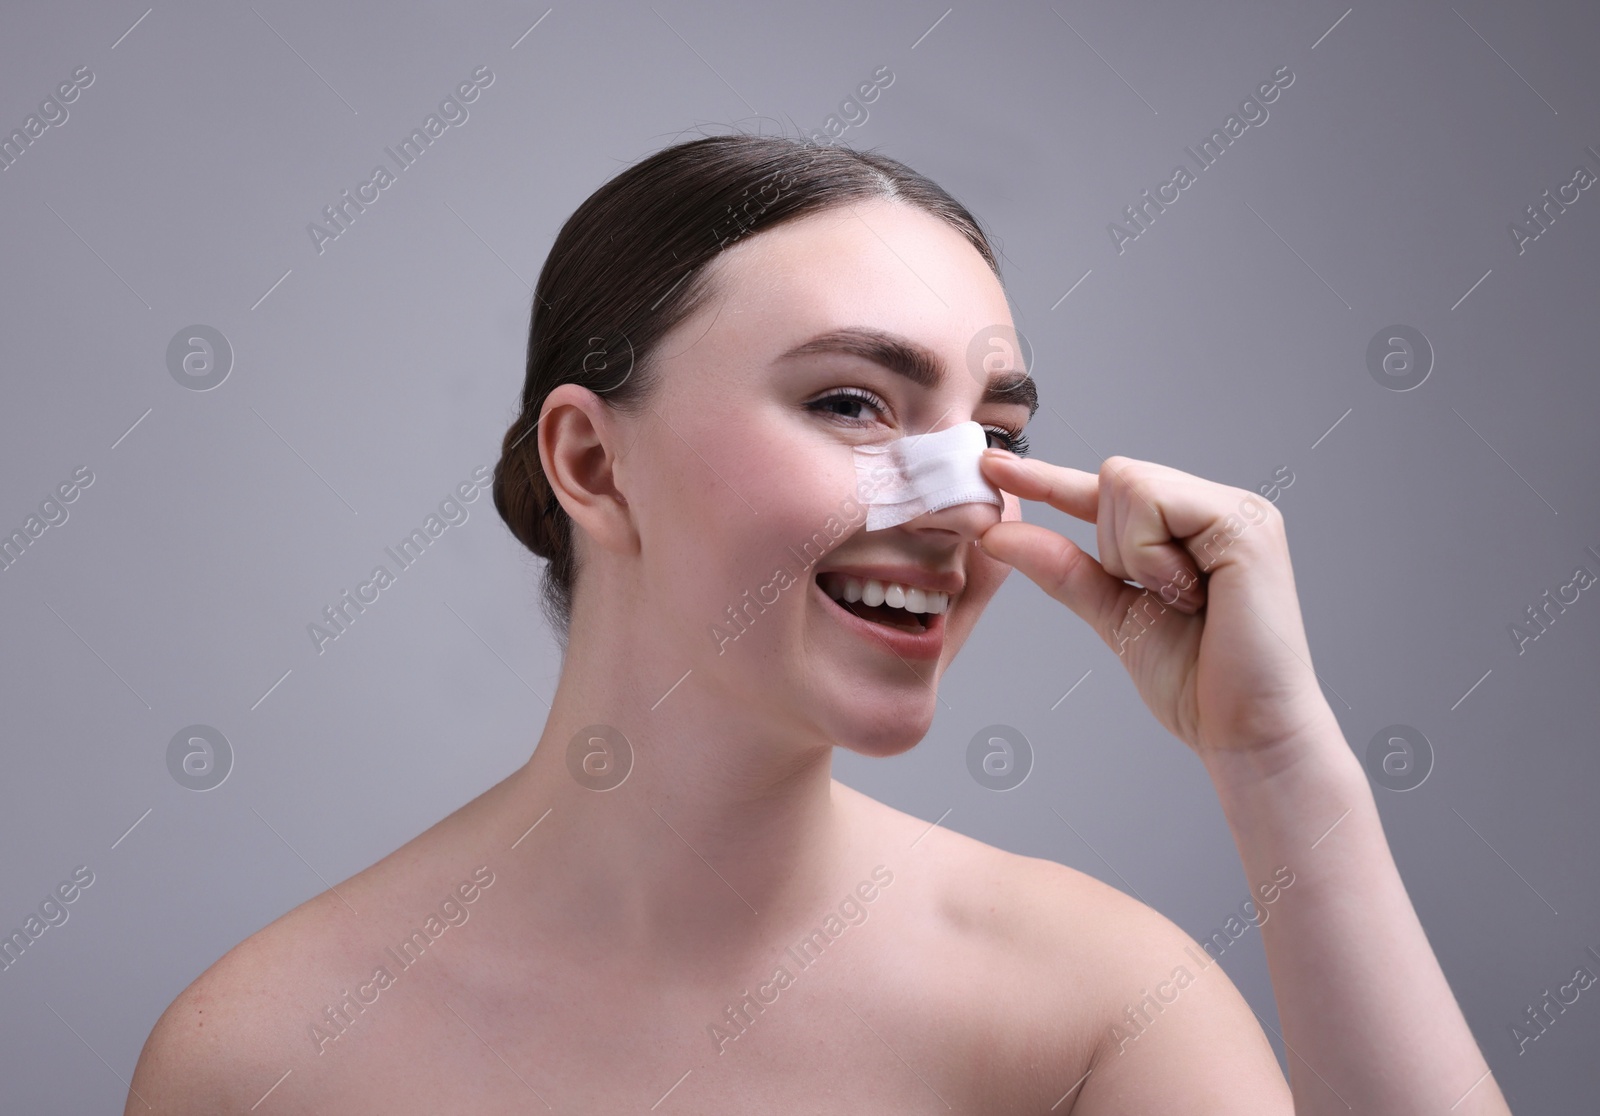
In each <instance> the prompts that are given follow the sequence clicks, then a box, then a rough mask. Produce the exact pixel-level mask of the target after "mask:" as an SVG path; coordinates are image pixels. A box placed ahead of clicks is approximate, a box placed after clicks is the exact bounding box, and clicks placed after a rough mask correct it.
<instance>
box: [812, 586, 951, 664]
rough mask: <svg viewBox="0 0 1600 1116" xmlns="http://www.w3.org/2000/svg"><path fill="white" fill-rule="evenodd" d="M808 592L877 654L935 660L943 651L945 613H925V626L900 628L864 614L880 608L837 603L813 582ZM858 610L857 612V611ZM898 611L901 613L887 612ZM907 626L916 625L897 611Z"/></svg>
mask: <svg viewBox="0 0 1600 1116" xmlns="http://www.w3.org/2000/svg"><path fill="white" fill-rule="evenodd" d="M811 592H812V593H813V594H814V595H815V597H816V598H817V601H818V603H819V604H820V606H821V607H822V608H823V609H825V610H826V611H827V612H828V613H829V614H830V615H832V616H833V617H835V618H836V619H837V620H838V621H839V623H840V624H841V625H842V626H843V627H845V628H846V629H848V630H850V631H853V632H855V633H856V634H857V635H859V636H861V638H863V639H865V640H866V641H867V642H868V643H870V644H871V645H872V646H873V647H875V648H877V649H878V650H880V651H889V652H891V653H892V654H894V655H896V656H898V657H899V658H901V659H919V660H936V659H938V658H939V656H940V654H941V653H942V652H943V651H944V619H945V615H946V613H942V612H941V613H928V614H924V615H923V616H922V618H921V620H922V622H923V623H925V624H926V626H925V627H923V626H919V627H918V628H915V629H909V630H907V629H903V628H901V627H893V626H890V625H888V624H883V623H879V622H878V621H876V620H873V619H869V618H868V616H866V615H863V613H872V612H881V611H883V606H878V607H877V608H875V609H874V608H868V607H866V606H863V605H861V604H860V603H859V602H857V603H854V604H851V603H848V602H845V601H836V600H834V599H833V598H832V597H830V596H829V595H828V594H827V592H826V591H825V590H824V589H823V588H822V586H821V585H820V584H818V582H817V581H816V579H813V580H812V582H811ZM857 610H860V611H857ZM889 611H900V610H889ZM900 615H901V616H903V617H905V622H906V623H918V621H917V620H916V619H915V618H914V617H913V616H912V614H911V613H909V612H903V611H901V612H900Z"/></svg>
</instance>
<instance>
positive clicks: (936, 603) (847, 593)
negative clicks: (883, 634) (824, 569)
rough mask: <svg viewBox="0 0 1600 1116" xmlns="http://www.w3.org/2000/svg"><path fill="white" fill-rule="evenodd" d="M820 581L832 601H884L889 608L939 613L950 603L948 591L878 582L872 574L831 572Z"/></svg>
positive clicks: (891, 582)
mask: <svg viewBox="0 0 1600 1116" xmlns="http://www.w3.org/2000/svg"><path fill="white" fill-rule="evenodd" d="M821 584H822V588H823V590H824V591H826V592H827V594H828V596H830V597H832V598H833V599H834V600H836V601H838V600H844V601H849V602H851V603H852V604H853V603H855V602H856V601H860V602H861V603H862V604H868V605H882V604H886V605H888V606H889V607H890V608H903V609H905V610H906V611H907V612H926V613H931V614H938V613H941V612H943V611H944V610H945V609H946V608H948V607H949V605H950V594H949V593H940V592H938V591H936V590H933V589H918V588H916V587H915V586H912V585H902V584H900V583H899V582H898V581H879V580H878V579H877V578H875V577H869V578H867V579H866V580H862V579H861V578H856V577H847V576H844V577H842V576H840V575H838V574H831V575H825V576H824V577H822V578H821Z"/></svg>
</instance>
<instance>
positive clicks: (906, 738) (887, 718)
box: [832, 689, 937, 759]
mask: <svg viewBox="0 0 1600 1116" xmlns="http://www.w3.org/2000/svg"><path fill="white" fill-rule="evenodd" d="M936 700H937V699H935V698H934V697H933V693H932V690H931V689H930V690H929V691H928V701H927V702H926V703H925V704H924V705H923V706H922V707H921V708H916V709H913V708H909V707H905V708H894V707H892V706H891V707H884V706H880V707H879V708H877V709H875V710H872V711H870V712H865V711H864V712H863V715H862V716H861V717H859V718H857V719H855V720H853V721H852V722H851V723H850V724H847V725H840V726H838V727H837V729H836V730H835V731H834V733H833V734H832V735H833V739H834V741H835V743H836V744H837V746H838V747H840V748H847V749H849V750H850V751H852V752H855V753H856V754H857V755H861V756H869V757H871V758H873V759H888V758H889V757H890V756H898V755H900V754H902V753H904V752H909V751H910V750H911V749H912V748H915V747H916V746H917V745H918V744H920V743H922V741H923V740H924V739H925V738H926V737H927V735H928V729H930V728H931V727H932V726H933V713H934V702H935V701H936Z"/></svg>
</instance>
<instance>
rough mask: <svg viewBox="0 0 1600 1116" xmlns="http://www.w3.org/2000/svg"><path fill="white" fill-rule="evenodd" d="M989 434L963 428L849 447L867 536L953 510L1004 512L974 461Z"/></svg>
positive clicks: (976, 428) (959, 425)
mask: <svg viewBox="0 0 1600 1116" xmlns="http://www.w3.org/2000/svg"><path fill="white" fill-rule="evenodd" d="M988 445H989V435H988V432H987V431H985V430H984V428H983V427H981V426H979V425H978V424H977V423H976V422H962V423H957V424H956V425H955V426H951V427H948V428H947V429H944V430H941V431H939V432H938V433H936V434H913V435H910V436H909V437H905V438H896V439H895V440H894V441H892V442H883V443H880V444H878V445H868V446H854V447H852V450H853V452H854V455H855V465H856V499H857V500H859V501H860V502H861V503H862V504H863V505H864V506H865V507H866V509H867V522H866V530H868V531H882V530H884V529H885V528H887V527H894V526H897V525H899V524H901V523H904V522H906V521H907V520H911V519H915V518H917V517H918V516H919V515H927V514H928V513H929V512H936V511H939V510H941V509H943V508H948V507H953V506H955V505H956V504H971V503H983V504H993V505H995V506H996V507H998V508H1004V507H1005V498H1004V497H1003V496H1002V495H1001V494H1000V490H999V489H998V488H996V487H995V486H994V485H992V484H990V483H989V481H988V480H987V479H986V478H985V477H984V475H983V471H982V470H981V469H980V468H979V465H978V459H979V455H981V454H982V453H983V451H984V449H985V448H987V447H988Z"/></svg>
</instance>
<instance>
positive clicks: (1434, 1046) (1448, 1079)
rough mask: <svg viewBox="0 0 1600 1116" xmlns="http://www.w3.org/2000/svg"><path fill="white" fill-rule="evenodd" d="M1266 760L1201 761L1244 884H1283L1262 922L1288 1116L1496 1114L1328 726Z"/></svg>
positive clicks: (1498, 1103) (1359, 780)
mask: <svg viewBox="0 0 1600 1116" xmlns="http://www.w3.org/2000/svg"><path fill="white" fill-rule="evenodd" d="M1328 721H1329V723H1328V724H1327V725H1325V726H1323V727H1322V728H1321V729H1320V730H1319V731H1312V732H1308V733H1307V734H1305V735H1304V736H1301V737H1298V738H1296V739H1292V740H1286V741H1284V742H1283V743H1282V744H1281V745H1279V746H1278V747H1277V748H1275V749H1274V750H1273V751H1272V752H1270V753H1262V754H1256V753H1243V754H1241V753H1235V752H1227V751H1218V752H1214V753H1210V754H1209V755H1208V756H1207V757H1206V759H1205V762H1206V769H1207V771H1208V772H1209V773H1210V775H1211V780H1212V783H1213V784H1214V785H1215V786H1216V788H1217V794H1218V797H1219V798H1220V799H1221V801H1222V808H1223V812H1224V813H1225V814H1226V815H1227V818H1228V825H1229V827H1230V828H1231V829H1232V830H1233V837H1234V841H1235V843H1236V844H1237V845H1238V848H1239V856H1240V859H1242V860H1243V861H1244V869H1245V876H1246V878H1247V879H1250V880H1265V879H1268V878H1269V877H1270V876H1271V874H1272V873H1273V871H1274V869H1276V868H1277V867H1278V866H1279V865H1287V866H1288V867H1289V869H1290V870H1291V871H1292V872H1293V873H1294V885H1293V886H1292V887H1290V888H1287V889H1285V890H1284V891H1283V892H1282V893H1281V895H1280V896H1279V897H1278V899H1277V901H1276V902H1275V903H1274V904H1273V905H1272V908H1271V910H1272V916H1271V917H1270V918H1269V919H1267V920H1266V922H1264V923H1263V924H1262V926H1261V936H1262V939H1263V941H1264V942H1265V944H1266V951H1267V966H1268V968H1269V970H1270V971H1271V974H1272V989H1273V995H1274V997H1275V998H1276V1000H1277V1003H1278V1017H1279V1021H1280V1023H1281V1024H1282V1027H1283V1041H1284V1045H1285V1046H1286V1047H1287V1048H1288V1050H1289V1054H1288V1061H1289V1071H1290V1072H1289V1080H1290V1086H1291V1088H1292V1090H1293V1092H1294V1100H1295V1104H1294V1110H1295V1113H1296V1116H1311V1114H1320V1113H1349V1112H1352V1111H1354V1112H1357V1113H1363V1114H1365V1113H1375V1114H1376V1113H1412V1112H1437V1113H1440V1114H1441V1116H1451V1114H1453V1116H1495V1114H1504V1116H1509V1114H1510V1112H1511V1109H1510V1108H1509V1107H1507V1105H1506V1102H1505V1098H1504V1097H1503V1096H1502V1095H1501V1093H1500V1089H1499V1087H1498V1086H1497V1085H1496V1084H1495V1080H1494V1078H1493V1077H1492V1076H1490V1073H1489V1067H1488V1065H1487V1064H1486V1063H1485V1062H1484V1058H1483V1055H1482V1053H1480V1051H1479V1049H1478V1044H1477V1042H1476V1041H1475V1040H1474V1039H1473V1037H1472V1032H1471V1031H1470V1030H1469V1029H1468V1027H1467V1021H1466V1019H1465V1018H1464V1017H1463V1016H1462V1014H1461V1009H1460V1007H1459V1006H1457V1004H1456V1000H1455V996H1454V995H1452V993H1451V991H1450V986H1449V985H1448V984H1447V983H1446V981H1445V977H1444V973H1443V972H1442V971H1441V970H1440V968H1439V962H1438V960H1437V959H1436V958H1435V957H1434V955H1433V950H1432V949H1431V948H1430V947H1429V945H1428V939H1427V937H1426V936H1425V935H1424V933H1423V930H1422V924H1421V923H1420V922H1419V921H1418V920H1417V914H1416V911H1415V910H1414V909H1413V908H1412V905H1411V899H1410V897H1409V896H1408V895H1407V894H1406V889H1405V884H1404V883H1402V882H1401V879H1400V873H1399V872H1398V871H1397V870H1396V868H1395V864H1394V858H1393V857H1392V856H1391V855H1390V853H1389V844H1388V841H1387V840H1386V839H1385V838H1384V834H1383V826H1382V824H1381V823H1380V821H1379V819H1378V808H1377V805H1376V803H1374V801H1373V797H1372V787H1371V785H1370V783H1369V782H1368V781H1367V777H1366V773H1365V772H1364V771H1363V770H1362V769H1361V764H1360V762H1359V761H1358V760H1357V759H1356V756H1355V754H1354V753H1353V752H1352V751H1351V750H1350V748H1349V746H1348V745H1347V744H1346V742H1345V739H1344V736H1343V734H1342V733H1341V732H1340V730H1339V726H1338V724H1337V723H1336V722H1334V721H1333V715H1332V712H1331V710H1330V711H1329V714H1328Z"/></svg>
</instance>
